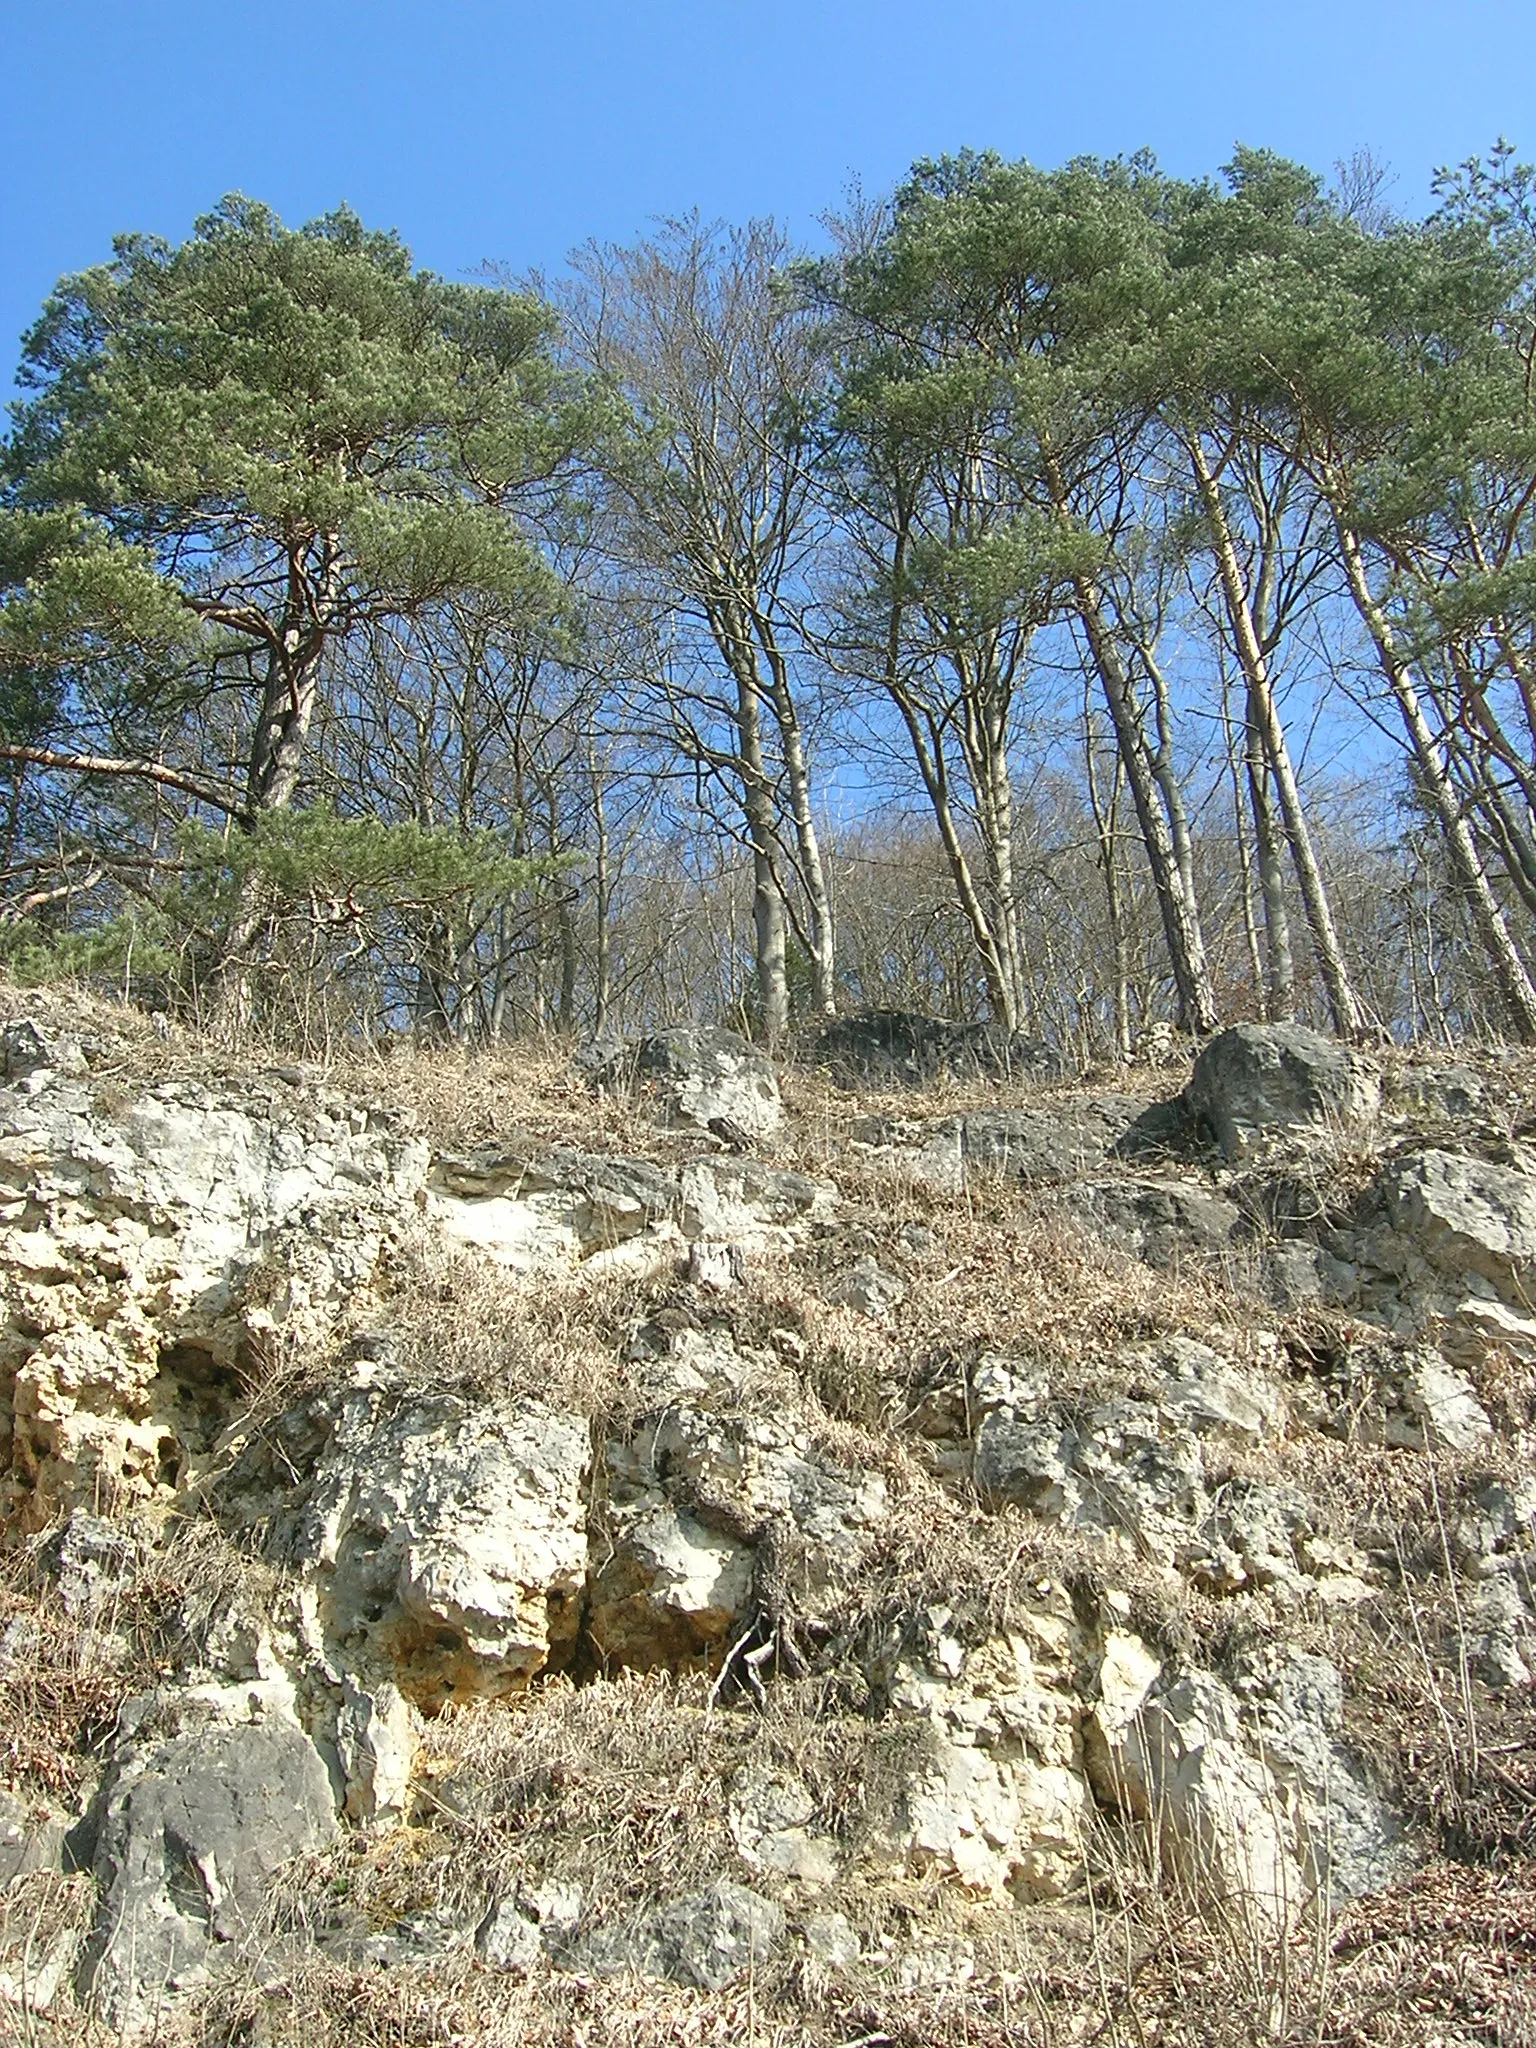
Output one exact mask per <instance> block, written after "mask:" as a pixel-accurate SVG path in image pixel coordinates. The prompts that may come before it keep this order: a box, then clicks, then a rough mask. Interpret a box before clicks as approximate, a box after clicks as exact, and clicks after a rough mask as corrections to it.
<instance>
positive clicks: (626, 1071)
mask: <svg viewBox="0 0 1536 2048" xmlns="http://www.w3.org/2000/svg"><path fill="white" fill-rule="evenodd" d="M578 1064H579V1066H580V1067H581V1068H582V1070H583V1071H584V1072H585V1073H586V1074H587V1076H588V1078H589V1080H591V1081H593V1082H594V1083H596V1084H597V1085H599V1086H603V1087H610V1088H611V1087H625V1086H640V1087H644V1088H649V1089H652V1090H654V1092H655V1094H656V1096H657V1098H658V1100H659V1102H660V1103H661V1106H662V1109H663V1113H664V1116H665V1119H666V1121H667V1122H668V1123H670V1124H674V1125H683V1126H687V1127H689V1128H691V1129H693V1130H699V1131H707V1130H709V1128H710V1126H711V1124H713V1123H717V1122H723V1123H725V1124H728V1125H730V1126H733V1127H737V1128H739V1130H740V1132H741V1134H742V1139H743V1140H744V1141H745V1142H746V1143H751V1142H753V1141H755V1140H761V1139H764V1138H771V1137H772V1136H773V1134H774V1132H775V1131H777V1129H778V1128H779V1125H780V1124H781V1123H782V1121H783V1117H784V1107H783V1103H782V1101H781V1099H780V1095H779V1080H778V1075H777V1074H776V1073H775V1071H774V1067H773V1062H772V1061H771V1060H770V1059H769V1058H768V1057H767V1055H766V1054H765V1053H763V1052H761V1051H760V1050H759V1049H758V1048H757V1047H756V1046H755V1045H753V1044H752V1043H751V1042H750V1040H748V1039H745V1038H743V1037H741V1036H740V1034H739V1033H737V1032H735V1031H725V1030H721V1029H718V1028H715V1027H711V1026H708V1025H702V1024H690V1025H683V1026H681V1027H679V1028H678V1029H675V1030H671V1031H657V1032H653V1033H651V1034H650V1036H649V1037H646V1038H641V1039H639V1040H637V1041H635V1042H634V1043H633V1044H630V1043H624V1042H619V1041H613V1040H609V1041H606V1042H604V1043H602V1044H594V1045H592V1046H589V1047H586V1048H584V1049H583V1051H582V1053H581V1055H579V1056H578Z"/></svg>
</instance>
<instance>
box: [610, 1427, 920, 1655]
mask: <svg viewBox="0 0 1536 2048" xmlns="http://www.w3.org/2000/svg"><path fill="white" fill-rule="evenodd" d="M602 1476H603V1482H604V1486H605V1491H606V1502H605V1509H604V1517H603V1526H602V1528H601V1531H600V1532H595V1533H594V1541H593V1553H594V1563H593V1571H592V1576H591V1580H590V1583H589V1587H588V1606H587V1628H588V1631H589V1633H590V1636H591V1639H592V1641H593V1643H594V1645H595V1646H596V1648H597V1650H598V1652H599V1653H600V1655H601V1656H602V1657H603V1658H604V1659H606V1660H607V1661H608V1662H609V1663H610V1665H612V1666H613V1667H615V1668H617V1667H619V1666H627V1667H629V1668H631V1669H635V1670H642V1671H643V1670H651V1669H654V1668H655V1667H656V1666H658V1665H674V1666H675V1665H678V1664H682V1665H689V1664H693V1665H704V1664H708V1663H710V1662H711V1661H712V1660H713V1657H714V1655H715V1653H716V1652H717V1650H719V1649H720V1648H721V1647H722V1646H723V1644H724V1642H725V1639H726V1637H727V1635H728V1634H729V1633H730V1631H731V1629H732V1627H733V1625H734V1624H736V1623H737V1621H738V1619H739V1618H740V1617H742V1616H743V1615H744V1613H745V1610H746V1608H747V1605H748V1602H749V1600H750V1598H751V1595H752V1591H753V1586H754V1581H755V1572H756V1565H757V1555H758V1550H759V1547H760V1545H761V1544H762V1543H763V1542H764V1541H765V1540H766V1539H767V1538H768V1535H769V1531H770V1529H772V1530H773V1532H774V1535H775V1539H776V1540H780V1539H788V1540H790V1541H792V1542H793V1543H794V1545H795V1547H796V1550H797V1554H798V1555H799V1557H800V1559H801V1569H800V1570H799V1571H798V1572H797V1588H796V1591H797V1598H798V1599H799V1600H800V1601H801V1602H803V1603H804V1605H805V1607H806V1608H807V1610H808V1611H815V1609H816V1608H817V1607H818V1605H819V1604H820V1603H821V1601H822V1600H824V1599H825V1598H826V1597H827V1596H828V1594H829V1593H830V1591H831V1590H832V1589H833V1588H834V1587H835V1586H836V1585H837V1584H839V1583H840V1582H841V1581H842V1579H843V1578H844V1577H845V1576H846V1574H847V1573H849V1572H850V1571H852V1570H853V1569H854V1568H855V1567H856V1565H857V1563H858V1561H859V1559H860V1558H861V1557H862V1556H863V1554H864V1552H865V1550H866V1548H867V1546H868V1544H869V1541H870V1539H871V1537H872V1536H873V1534H874V1532H875V1531H876V1530H877V1529H878V1528H879V1527H880V1526H881V1524H882V1523H883V1521H884V1519H885V1512H886V1492H885V1482H884V1480H883V1478H882V1477H881V1475H880V1474H879V1473H876V1472H867V1471H860V1470H858V1469H857V1468H850V1467H848V1466H846V1465H843V1464H841V1463H840V1462H839V1461H838V1460H837V1459H835V1458H833V1457H831V1456H829V1455H828V1454H827V1453H826V1452H825V1451H824V1450H822V1449H821V1448H820V1447H819V1446H818V1445H817V1444H816V1442H815V1440H814V1439H813V1437H812V1436H811V1434H810V1432H809V1431H808V1430H807V1429H806V1428H805V1426H804V1425H803V1424H801V1423H799V1422H797V1421H796V1420H794V1419H792V1418H791V1417H789V1416H781V1415H750V1414H748V1415H742V1414H724V1413H722V1414H716V1413H713V1412H711V1411H710V1410H708V1409H705V1408H702V1407H699V1406H696V1405H694V1404H693V1403H691V1402H687V1401H677V1402H674V1403H672V1404H671V1405H669V1406H668V1407H666V1408H665V1409H663V1410H662V1411H661V1412H660V1413H658V1414H651V1415H648V1416H646V1417H644V1418H642V1420H641V1421H640V1423H639V1424H638V1426H637V1427H636V1428H635V1430H634V1431H633V1432H632V1433H631V1434H630V1435H629V1436H628V1437H627V1438H623V1439H619V1438H615V1439H613V1440H611V1441H610V1442H609V1443H608V1444H607V1445H606V1446H605V1449H604V1453H603V1474H602Z"/></svg>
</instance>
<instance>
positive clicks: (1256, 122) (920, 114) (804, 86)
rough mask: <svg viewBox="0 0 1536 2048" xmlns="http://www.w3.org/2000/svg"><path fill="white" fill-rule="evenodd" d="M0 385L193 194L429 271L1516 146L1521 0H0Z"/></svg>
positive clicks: (1524, 123)
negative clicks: (108, 265) (1128, 155)
mask: <svg viewBox="0 0 1536 2048" xmlns="http://www.w3.org/2000/svg"><path fill="white" fill-rule="evenodd" d="M0 80H3V90H4V117H3V120H0V392H3V390H4V387H5V384H6V382H7V380H8V376H9V372H10V370H11V368H12V367H13V365H14V362H15V358H16V353H17V340H18V337H19V335H20V333H21V330H22V329H23V327H24V326H26V324H27V323H28V322H29V321H30V320H31V319H32V317H33V316H34V314H35V313H36V311H37V309H38V306H39V304H40V302H41V300H42V298H43V295H44V294H45V292H46V291H47V290H48V289H49V287H50V286H51V284H52V283H53V281H54V279H55V278H56V277H58V276H59V275H60V274H61V273H63V272H65V271H68V270H73V269H79V268H82V267H84V266H85V265H87V264H90V263H93V262H96V261H99V260H101V259H102V258H103V257H105V256H106V255H107V254H108V253H109V246H110V241H111V237H112V235H113V234H114V233H115V232H117V231H119V230H122V229H126V228H135V229H144V230H149V231H152V232H155V233H158V234H162V235H166V236H168V237H171V238H173V239H180V238H181V237H183V236H184V235H185V234H186V233H187V232H188V231H189V230H190V228H191V225H192V222H193V220H194V218H195V217H196V215H197V214H198V213H200V212H202V211H204V210H206V209H207V208H208V207H209V206H210V205H211V204H212V203H213V202H214V200H216V199H217V198H218V197H219V196H220V195H221V194H222V193H224V192H226V191H232V190H239V191H243V192H246V193H248V194H250V195H251V196H253V197H256V198H260V199H263V200H266V201H267V202H268V203H269V204H271V205H273V206H275V207H276V208H277V210H278V211H279V212H280V213H281V214H282V215H283V216H284V218H285V219H288V220H290V221H293V222H298V221H301V220H305V219H308V218H310V217H312V216H313V215H315V214H317V213H322V212H324V211H326V210H327V209H328V208H330V207H332V206H334V205H335V204H337V202H338V201H339V200H342V199H345V200H347V201H348V202H349V203H350V204H351V205H352V206H354V207H355V208H356V209H357V211H358V212H359V213H360V214H362V216H363V218H364V219H365V220H366V221H367V222H368V223H369V224H370V225H378V226H393V227H398V228H399V229H400V231H401V232H402V233H403V235H404V236H405V238H406V240H407V241H408V242H409V244H410V245H411V247H412V249H413V250H414V251H415V253H416V256H417V258H418V260H420V261H422V262H425V263H429V264H430V265H432V267H433V268H435V269H437V270H440V271H443V272H446V273H448V274H449V275H455V274H464V273H468V272H472V271H473V270H474V269H475V268H476V267H477V266H478V265H479V264H481V263H482V262H483V261H485V260H486V259H490V260H492V261H495V262H499V263H506V264H510V265H511V266H512V267H514V268H516V269H521V268H523V267H524V266H525V265H533V264H537V265H540V266H543V267H545V268H550V267H554V266H556V265H558V263H559V261H560V259H561V258H562V256H563V255H564V253H565V252H566V250H567V249H569V248H570V247H571V246H572V244H574V243H575V242H577V241H580V240H582V239H584V238H585V237H586V236H588V235H594V234H595V235H598V236H601V237H605V238H606V237H615V236H616V237H623V236H626V235H629V234H631V233H633V232H634V231H635V230H637V229H639V228H641V227H642V226H643V225H644V223H645V222H646V220H647V219H648V218H650V217H653V216H655V215H658V214H664V213H669V212H672V213H676V212H682V211H686V210H687V209H688V208H690V207H693V206H697V207H699V208H700V209H701V210H702V211H703V212H704V213H705V214H706V215H714V214H721V215H727V216H732V217H737V218H740V217H744V216H746V215H748V214H751V213H775V214H777V215H779V216H780V217H781V218H782V219H784V220H786V221H787V222H789V224H790V225H791V226H792V227H794V228H795V229H797V230H799V231H801V232H803V233H807V234H809V233H812V232H814V222H815V216H816V214H817V213H818V212H819V211H820V210H821V209H823V208H825V207H827V206H829V205H835V204H836V203H837V201H838V200H839V198H840V196H841V194H842V192H843V190H844V188H845V187H846V185H847V184H848V182H849V180H850V179H852V178H855V177H856V178H859V179H861V180H862V181H863V183H864V185H865V187H866V189H869V190H881V189H883V188H885V187H886V186H888V185H889V184H890V183H892V182H893V181H894V180H895V179H896V178H897V177H898V176H899V175H900V173H901V172H902V171H903V169H904V168H905V167H906V166H907V164H908V163H909V162H910V161H911V160H912V159H913V158H914V157H916V156H921V155H934V154H939V153H941V152H944V151H947V150H956V149H960V148H962V147H965V146H971V147H974V148H995V149H998V150H1001V151H1003V152H1004V153H1005V154H1007V155H1010V156H1027V157H1029V158H1031V159H1033V160H1034V161H1035V162H1037V163H1040V164H1044V165H1051V164H1055V163H1059V162H1060V161H1061V160H1062V159H1063V158H1065V157H1068V156H1071V155H1075V154H1077V153H1079V152H1083V151H1092V152H1097V153H1104V154H1113V153H1116V152H1120V151H1127V150H1132V149H1135V148H1138V147H1140V146H1141V145H1143V144H1149V145H1150V146H1151V147H1152V148H1153V149H1155V150H1156V152H1157V154H1158V155H1159V157H1160V158H1161V159H1162V160H1163V162H1164V163H1165V164H1166V165H1167V166H1168V168H1169V169H1171V170H1174V171H1177V172H1182V173H1195V172H1203V171H1211V170H1214V169H1215V168H1216V166H1217V165H1219V164H1220V163H1221V162H1222V161H1223V160H1224V159H1225V157H1226V156H1227V155H1228V153H1229V151H1230V148H1231V145H1232V143H1233V141H1234V140H1241V141H1243V142H1248V143H1253V144H1258V145H1265V146H1268V147H1271V148H1274V149H1278V150H1281V151H1284V152H1285V153H1287V154H1289V155H1291V156H1295V157H1298V158H1300V159H1301V160H1303V161H1304V162H1307V163H1309V164H1312V165H1313V166H1314V167H1316V168H1318V169H1320V170H1324V171H1327V170H1328V169H1329V168H1330V167H1331V165H1332V163H1333V162H1334V160H1335V159H1336V158H1338V157H1340V156H1345V155H1348V154H1349V152H1350V151H1351V150H1354V149H1357V148H1361V147H1366V148H1369V149H1371V150H1372V151H1374V152H1375V153H1376V154H1377V155H1378V156H1380V157H1382V158H1385V159H1386V160H1387V161H1389V162H1390V163H1391V164H1392V166H1393V167H1394V168H1395V169H1396V171H1397V172H1398V173H1399V182H1398V184H1397V186H1396V188H1395V191H1394V193H1393V195H1392V196H1393V198H1394V199H1395V202H1396V203H1397V205H1398V206H1399V207H1400V208H1401V209H1403V210H1404V211H1412V210H1415V209H1417V208H1418V207H1421V206H1422V205H1423V203H1424V201H1425V199H1426V197H1427V190H1428V179H1429V172H1430V168H1431V166H1432V165H1434V164H1436V163H1440V162H1445V161H1448V160H1457V159H1459V158H1461V157H1464V156H1466V155H1467V154H1469V153H1471V152H1472V151H1474V150H1479V149H1482V148H1484V147H1486V145H1487V144H1488V143H1489V142H1491V141H1492V140H1493V139H1494V137H1495V136H1496V135H1498V134H1499V133H1501V132H1503V133H1506V134H1508V135H1509V136H1510V138H1511V140H1513V141H1514V142H1515V143H1516V144H1517V145H1519V146H1520V148H1521V151H1522V153H1523V154H1531V153H1536V0H1458V4H1452V0H1278V4H1276V0H1270V4H1267V5H1265V4H1259V0H1247V4H1244V0H1169V4H1165V5H1161V6H1154V5H1149V4H1141V0H1055V4H1049V5H1047V4H1042V0H949V4H948V5H944V4H942V0H928V4H922V5H918V4H915V0H824V4H821V5H814V4H810V0H759V4H744V0H713V4H710V5H705V4H700V0H631V4H630V5H627V6H624V5H619V4H616V0H546V4H545V5H543V6H532V5H529V4H526V0H500V4H495V0H435V4H434V0H416V4H410V0H307V4H303V5H301V4H297V0H260V4H257V0H197V4H195V5H194V4H191V0H0Z"/></svg>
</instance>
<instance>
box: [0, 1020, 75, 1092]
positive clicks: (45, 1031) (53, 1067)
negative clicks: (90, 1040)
mask: <svg viewBox="0 0 1536 2048" xmlns="http://www.w3.org/2000/svg"><path fill="white" fill-rule="evenodd" d="M0 1063H3V1066H4V1072H5V1078H6V1079H7V1080H8V1081H25V1080H28V1079H30V1078H31V1077H32V1076H33V1075H36V1074H43V1073H49V1074H83V1073H85V1072H86V1070H87V1061H86V1057H85V1051H84V1048H83V1047H82V1046H81V1044H80V1041H79V1039H78V1038H71V1037H69V1036H68V1035H67V1034H65V1033H63V1032H57V1031H53V1030H50V1029H49V1028H47V1027H46V1026H45V1025H42V1024H38V1023H35V1022H34V1021H33V1020H32V1019H31V1018H29V1017H18V1018H17V1020H16V1021H15V1023H13V1024H7V1025H6V1026H5V1028H4V1029H3V1030H0Z"/></svg>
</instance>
